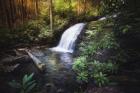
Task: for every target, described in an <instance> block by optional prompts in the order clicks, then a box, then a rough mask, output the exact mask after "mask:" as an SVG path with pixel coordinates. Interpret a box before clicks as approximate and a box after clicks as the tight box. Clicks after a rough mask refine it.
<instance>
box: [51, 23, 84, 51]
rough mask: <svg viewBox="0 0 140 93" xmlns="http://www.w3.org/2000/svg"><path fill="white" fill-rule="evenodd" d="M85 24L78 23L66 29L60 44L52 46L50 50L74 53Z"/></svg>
mask: <svg viewBox="0 0 140 93" xmlns="http://www.w3.org/2000/svg"><path fill="white" fill-rule="evenodd" d="M84 26H85V24H84V23H78V24H75V25H73V26H71V27H70V28H68V29H67V30H66V31H64V33H63V35H62V37H61V40H60V42H59V44H58V45H57V46H56V47H53V48H50V50H52V51H59V52H70V53H72V52H73V49H74V47H75V41H76V39H77V37H78V35H79V34H80V32H81V31H82V30H83V28H84Z"/></svg>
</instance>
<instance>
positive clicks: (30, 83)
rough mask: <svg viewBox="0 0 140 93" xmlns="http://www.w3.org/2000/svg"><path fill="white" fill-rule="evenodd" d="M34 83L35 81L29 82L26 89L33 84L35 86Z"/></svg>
mask: <svg viewBox="0 0 140 93" xmlns="http://www.w3.org/2000/svg"><path fill="white" fill-rule="evenodd" d="M34 83H35V80H33V81H30V82H27V83H26V84H25V89H26V88H28V87H29V86H30V85H32V84H34Z"/></svg>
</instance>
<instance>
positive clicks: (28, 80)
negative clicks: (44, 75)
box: [9, 74, 36, 93]
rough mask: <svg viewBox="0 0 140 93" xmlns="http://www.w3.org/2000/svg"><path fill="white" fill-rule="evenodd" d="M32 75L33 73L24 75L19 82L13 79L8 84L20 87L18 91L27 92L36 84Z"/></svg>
mask: <svg viewBox="0 0 140 93" xmlns="http://www.w3.org/2000/svg"><path fill="white" fill-rule="evenodd" d="M33 75H34V74H30V75H25V76H24V77H23V79H22V81H21V82H17V81H15V80H13V81H11V82H9V85H10V86H11V87H13V88H17V89H20V93H29V92H31V90H33V88H35V86H36V83H35V80H33Z"/></svg>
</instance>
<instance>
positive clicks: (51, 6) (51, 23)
mask: <svg viewBox="0 0 140 93" xmlns="http://www.w3.org/2000/svg"><path fill="white" fill-rule="evenodd" d="M49 15H50V30H51V31H52V30H53V2H52V0H49Z"/></svg>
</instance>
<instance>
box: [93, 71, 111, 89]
mask: <svg viewBox="0 0 140 93" xmlns="http://www.w3.org/2000/svg"><path fill="white" fill-rule="evenodd" d="M94 79H95V83H96V84H97V85H98V86H99V87H101V86H103V85H106V84H108V82H109V81H108V78H107V77H106V74H103V73H102V72H98V73H95V74H94Z"/></svg>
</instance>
